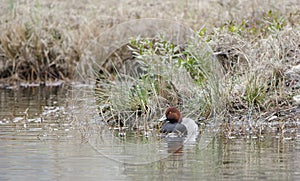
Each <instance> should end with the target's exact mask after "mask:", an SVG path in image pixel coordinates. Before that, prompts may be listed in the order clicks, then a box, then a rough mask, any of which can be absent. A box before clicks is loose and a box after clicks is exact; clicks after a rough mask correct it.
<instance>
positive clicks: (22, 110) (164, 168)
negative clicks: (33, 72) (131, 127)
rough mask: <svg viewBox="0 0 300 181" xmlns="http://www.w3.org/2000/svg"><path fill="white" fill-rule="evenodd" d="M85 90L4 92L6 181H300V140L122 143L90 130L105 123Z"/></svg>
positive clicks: (2, 170) (102, 130)
mask: <svg viewBox="0 0 300 181" xmlns="http://www.w3.org/2000/svg"><path fill="white" fill-rule="evenodd" d="M86 89H89V88H86ZM70 90H76V91H70ZM80 90H83V87H76V86H56V87H31V88H19V89H1V90H0V96H1V103H0V108H1V109H0V110H1V111H0V150H1V151H0V180H196V179H197V180H299V179H300V164H299V163H300V154H299V152H300V141H299V140H300V139H299V136H298V137H296V138H295V139H291V140H283V139H280V138H279V137H278V136H277V135H276V134H275V133H274V134H269V135H267V136H266V137H265V139H264V140H262V141H260V140H258V139H250V138H248V139H246V138H235V139H226V138H224V137H222V136H216V137H215V138H214V139H213V140H212V141H211V142H210V144H208V146H207V147H206V148H205V149H201V147H199V145H197V144H196V145H195V144H189V145H184V146H183V148H182V149H178V148H180V144H181V142H180V141H174V142H163V141H162V142H158V141H157V139H156V138H151V137H149V138H147V139H146V138H137V137H136V136H132V137H130V139H128V140H124V139H122V138H119V137H118V136H116V134H115V133H112V130H108V129H107V128H106V127H103V125H101V126H99V124H98V125H97V124H95V125H94V126H93V124H91V125H88V126H86V125H87V124H86V123H88V122H93V119H95V120H94V122H95V123H96V122H98V123H99V120H97V116H95V117H94V116H93V114H95V112H94V111H92V110H88V106H89V105H92V104H93V103H94V102H93V99H90V100H86V99H85V98H86V97H88V96H82V95H81V93H82V94H86V93H87V92H89V91H86V92H84V91H83V92H81V93H80ZM74 92H76V94H74ZM70 100H71V101H70ZM80 102H84V103H85V104H80ZM87 110H88V112H89V115H87V114H86V113H84V112H86V111H87ZM174 148H175V149H174Z"/></svg>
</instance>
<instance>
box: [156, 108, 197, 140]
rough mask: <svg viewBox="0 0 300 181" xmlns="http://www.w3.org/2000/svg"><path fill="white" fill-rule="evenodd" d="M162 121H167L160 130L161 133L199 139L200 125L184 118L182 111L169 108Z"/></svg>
mask: <svg viewBox="0 0 300 181" xmlns="http://www.w3.org/2000/svg"><path fill="white" fill-rule="evenodd" d="M160 121H167V122H166V123H164V124H163V126H162V127H161V129H160V132H161V133H175V134H177V135H180V136H187V137H192V136H193V137H195V138H196V137H197V136H198V125H197V124H196V123H195V121H194V120H192V119H190V118H182V116H181V113H180V111H179V110H178V109H177V108H175V107H169V108H167V109H166V111H165V115H164V116H163V117H162V118H161V119H160Z"/></svg>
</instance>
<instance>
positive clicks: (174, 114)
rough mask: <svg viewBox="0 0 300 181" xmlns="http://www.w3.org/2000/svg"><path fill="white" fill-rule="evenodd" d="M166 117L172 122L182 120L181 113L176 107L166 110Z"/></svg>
mask: <svg viewBox="0 0 300 181" xmlns="http://www.w3.org/2000/svg"><path fill="white" fill-rule="evenodd" d="M165 115H166V118H167V120H168V121H170V122H171V123H176V122H178V123H180V122H181V121H182V117H181V113H180V111H179V110H178V109H177V108H176V107H168V108H167V109H166V112H165Z"/></svg>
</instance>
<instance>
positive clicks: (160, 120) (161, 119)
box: [158, 115, 167, 122]
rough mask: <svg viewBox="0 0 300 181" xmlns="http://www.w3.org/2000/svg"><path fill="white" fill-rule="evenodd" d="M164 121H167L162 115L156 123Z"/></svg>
mask: <svg viewBox="0 0 300 181" xmlns="http://www.w3.org/2000/svg"><path fill="white" fill-rule="evenodd" d="M165 120H167V117H166V115H164V116H163V117H161V118H160V119H159V120H158V121H159V122H163V121H165Z"/></svg>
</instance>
